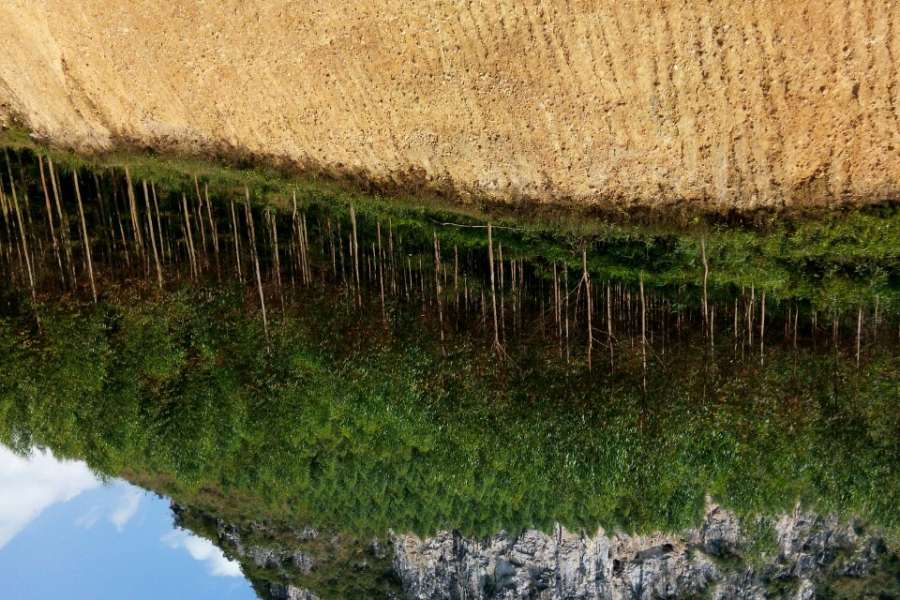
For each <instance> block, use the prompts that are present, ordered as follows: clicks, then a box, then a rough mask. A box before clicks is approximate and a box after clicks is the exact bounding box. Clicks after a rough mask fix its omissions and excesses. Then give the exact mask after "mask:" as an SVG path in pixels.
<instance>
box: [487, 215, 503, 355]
mask: <svg viewBox="0 0 900 600" xmlns="http://www.w3.org/2000/svg"><path fill="white" fill-rule="evenodd" d="M487 234H488V266H489V267H490V269H491V304H492V305H493V315H494V349H495V350H496V351H497V353H498V354H500V355H502V354H503V346H502V345H501V344H500V327H499V323H498V322H497V292H496V287H495V284H494V238H493V236H492V233H491V224H490V223H488V226H487ZM482 305H483V302H482Z"/></svg>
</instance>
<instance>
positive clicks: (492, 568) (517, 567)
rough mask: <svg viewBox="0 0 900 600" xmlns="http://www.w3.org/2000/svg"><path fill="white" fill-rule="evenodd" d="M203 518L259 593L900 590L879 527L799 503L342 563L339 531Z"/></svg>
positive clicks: (573, 596) (619, 595)
mask: <svg viewBox="0 0 900 600" xmlns="http://www.w3.org/2000/svg"><path fill="white" fill-rule="evenodd" d="M176 512H177V513H178V514H179V515H180V517H179V518H180V519H181V522H182V523H186V524H187V525H188V526H190V525H191V523H197V519H198V515H197V513H196V512H195V511H194V512H193V513H192V511H191V509H187V508H186V507H181V508H178V509H177V510H176ZM186 515H187V520H185V518H186ZM203 519H205V522H206V523H207V524H212V523H214V525H213V526H212V527H206V529H207V535H209V536H210V537H212V538H213V541H215V542H217V543H218V544H219V545H220V546H221V547H222V548H223V550H224V551H225V552H226V553H227V554H229V555H231V556H233V557H235V558H237V559H239V560H241V562H242V564H243V565H244V571H245V573H246V574H248V575H249V576H250V578H251V580H252V581H254V585H255V587H256V589H257V590H258V591H259V593H260V595H261V597H263V598H266V599H269V598H271V599H273V600H321V599H323V598H324V599H327V600H338V599H339V598H348V599H349V598H350V596H349V595H343V596H342V595H335V592H334V587H333V585H331V586H330V585H329V581H330V582H331V583H332V584H333V583H334V582H335V581H338V580H343V581H344V582H345V583H346V582H347V581H350V580H354V579H357V580H360V579H365V580H366V583H364V584H363V585H361V586H356V588H354V589H355V590H356V591H355V592H354V594H355V595H354V596H353V597H354V598H363V597H371V598H393V599H395V600H399V599H400V598H405V600H463V599H465V600H526V599H528V600H651V599H663V598H707V599H710V600H738V599H741V600H775V599H782V600H814V599H819V600H825V599H827V598H866V597H871V598H880V599H885V598H900V564H898V558H897V556H896V554H895V553H893V552H891V551H889V550H888V548H887V546H886V545H885V542H884V541H883V539H882V538H881V537H880V536H879V535H878V534H877V533H876V532H869V531H866V530H865V528H863V527H861V526H860V525H859V524H858V523H854V522H850V523H841V522H840V521H838V520H837V519H836V518H824V517H821V516H819V515H816V514H814V513H811V512H808V511H804V510H802V509H800V508H799V507H798V508H797V509H796V510H795V511H794V512H792V513H790V514H786V515H783V516H781V517H780V518H778V519H774V520H773V519H762V520H759V521H755V522H753V523H742V522H741V520H740V519H738V518H737V517H736V516H735V515H734V514H732V513H730V512H728V511H726V510H723V509H721V508H720V507H718V506H716V505H712V504H711V505H710V506H709V507H708V509H707V512H706V515H705V517H704V519H703V522H702V525H701V526H700V528H699V529H696V530H688V531H684V532H681V533H679V534H677V535H668V534H653V535H645V536H631V535H625V534H623V533H620V532H616V533H613V534H608V533H606V532H603V531H602V530H601V531H599V532H598V533H597V534H596V535H593V536H591V535H587V534H585V533H575V532H571V531H568V530H566V529H565V528H563V527H559V526H558V527H557V528H556V530H555V531H554V532H552V533H550V534H548V533H543V532H540V531H535V530H527V531H524V532H522V533H521V534H520V535H518V536H513V535H509V534H505V533H500V534H497V535H495V536H493V537H491V538H488V539H472V538H467V537H464V536H462V535H460V534H458V533H454V532H442V533H440V534H438V535H436V536H435V537H431V538H426V539H421V538H419V537H417V536H415V535H411V534H403V535H396V534H395V535H392V536H391V539H390V541H389V543H388V544H381V543H379V542H378V541H377V540H375V541H369V542H368V543H367V544H365V546H366V547H365V550H364V551H363V552H360V553H358V554H357V555H356V556H355V557H354V558H353V559H352V560H351V559H348V558H346V557H343V558H341V559H339V560H336V556H337V555H338V554H341V550H340V548H341V547H342V546H344V545H346V544H347V540H346V539H341V536H337V535H332V536H329V537H328V538H327V540H324V541H325V546H321V545H320V546H317V548H316V549H315V550H313V551H310V550H309V546H308V545H306V546H305V547H306V550H304V549H302V547H304V544H307V543H308V542H309V541H310V540H312V539H315V538H316V537H318V536H319V535H320V533H319V532H316V530H314V529H310V528H293V529H291V530H290V531H289V532H287V534H286V533H285V531H284V530H283V529H282V530H277V528H273V527H271V526H268V525H264V524H248V525H245V526H243V527H236V526H234V525H229V524H226V523H224V522H222V521H220V520H211V519H210V517H208V516H202V517H201V520H203ZM267 539H268V542H266V540H267ZM291 539H295V540H297V542H295V543H294V544H293V545H292V543H291V542H290V540H291ZM248 540H255V541H248ZM276 540H277V541H276ZM320 541H322V540H320ZM385 558H389V559H390V562H387V561H386V560H384V559H385ZM317 572H319V576H318V577H316V573H317ZM323 573H327V575H324V576H322V574H323ZM378 581H380V582H382V584H383V583H384V582H388V581H389V582H391V584H390V585H378V584H376V583H374V582H378Z"/></svg>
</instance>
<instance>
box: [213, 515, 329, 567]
mask: <svg viewBox="0 0 900 600" xmlns="http://www.w3.org/2000/svg"><path fill="white" fill-rule="evenodd" d="M216 525H217V529H218V536H219V545H220V546H221V547H222V548H223V550H225V551H226V552H227V553H228V554H231V555H233V556H236V557H239V558H241V559H245V560H249V561H250V562H252V563H253V564H255V565H256V566H257V567H261V568H263V569H276V570H278V569H282V568H284V567H286V566H293V567H294V568H295V569H297V570H298V571H300V572H301V573H303V574H304V575H308V574H309V572H310V570H312V567H313V565H314V562H315V561H313V559H312V557H311V556H309V555H308V554H307V553H305V552H303V551H302V550H278V549H273V548H267V547H263V546H258V545H255V544H246V543H245V542H244V541H243V535H242V531H241V530H240V529H239V528H237V527H235V526H233V525H229V524H227V523H225V522H223V521H217V523H216ZM258 527H260V528H261V527H262V526H258ZM294 534H295V537H296V538H297V540H298V541H305V540H308V539H312V538H315V537H316V536H317V535H318V532H317V531H316V530H315V529H312V528H310V527H307V528H304V529H302V530H297V531H296V532H294Z"/></svg>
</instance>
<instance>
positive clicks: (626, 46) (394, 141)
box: [0, 0, 900, 210]
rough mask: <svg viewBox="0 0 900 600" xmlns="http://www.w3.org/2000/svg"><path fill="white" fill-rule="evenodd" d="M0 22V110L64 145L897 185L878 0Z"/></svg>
mask: <svg viewBox="0 0 900 600" xmlns="http://www.w3.org/2000/svg"><path fill="white" fill-rule="evenodd" d="M0 40H2V43H0V113H2V114H3V115H4V116H5V118H6V119H7V120H9V119H10V118H17V119H20V120H21V121H22V122H23V123H24V124H26V125H27V126H28V127H30V128H31V129H32V130H33V131H34V132H35V133H36V135H38V136H41V137H44V138H47V139H49V140H52V141H53V142H55V143H58V144H61V145H65V146H69V147H73V148H75V149H77V150H82V151H87V150H96V149H103V148H109V147H110V145H112V144H115V143H118V141H121V140H128V141H130V142H132V143H137V144H140V145H143V146H147V147H152V148H157V149H177V150H179V151H188V152H197V151H200V150H205V151H208V150H210V149H213V150H216V149H220V150H221V149H237V150H240V151H241V152H246V153H248V154H250V155H253V156H257V157H269V158H276V159H279V160H283V161H286V162H287V163H288V164H291V165H295V166H300V167H302V168H306V169H318V170H321V171H324V172H326V173H329V174H332V175H336V176H352V177H354V178H357V179H360V180H362V179H365V180H369V181H371V182H376V183H379V182H380V183H384V184H390V183H391V182H393V183H395V184H404V185H405V184H409V183H415V184H419V185H421V184H424V185H426V186H430V187H433V188H438V189H450V190H453V191H454V192H455V193H459V194H460V195H461V197H463V198H466V197H471V196H478V197H483V198H494V199H500V200H521V199H531V200H536V201H539V202H553V201H574V202H577V203H579V204H590V205H597V206H601V207H607V208H608V207H613V208H619V207H626V206H630V205H643V206H663V205H672V204H686V205H697V206H702V207H705V208H708V209H713V210H721V209H735V208H737V209H753V208H757V207H780V206H785V205H810V204H815V205H828V206H835V205H838V204H844V203H851V204H852V203H868V202H874V201H879V200H883V199H888V198H892V197H893V198H896V197H897V196H898V195H900V194H898V190H900V160H898V151H900V81H898V79H900V75H898V71H900V2H898V1H896V0H895V1H893V2H891V1H886V0H840V1H832V0H809V1H807V0H792V1H791V2H783V1H765V0H743V1H738V0H732V1H730V2H724V1H716V0H702V1H701V0H671V1H668V0H645V1H632V2H622V1H617V0H586V1H579V0H545V1H538V0H515V1H492V2H473V1H468V0H457V1H453V2H445V1H440V0H430V1H426V2H406V1H403V2H401V1H399V0H370V1H369V2H359V1H343V0H324V1H323V0H307V1H291V2H289V1H286V0H220V1H211V0H207V1H206V2H204V1H201V0H198V1H190V2H172V1H171V0H165V1H163V0H116V1H115V2H111V1H109V0H42V1H38V0H5V1H4V2H3V3H2V4H0Z"/></svg>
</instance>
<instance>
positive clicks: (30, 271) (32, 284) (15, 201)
mask: <svg viewBox="0 0 900 600" xmlns="http://www.w3.org/2000/svg"><path fill="white" fill-rule="evenodd" d="M3 154H4V155H5V157H6V168H7V171H8V172H9V186H10V191H11V192H12V200H13V210H14V212H15V213H16V222H17V223H18V224H19V235H20V236H21V238H22V254H24V255H25V267H26V271H27V273H28V287H29V289H31V301H32V302H33V303H34V310H35V317H36V318H37V291H36V290H35V282H34V269H33V268H32V265H31V253H30V252H29V250H28V235H27V234H26V231H25V223H24V221H23V220H22V211H21V209H20V208H19V197H18V194H17V193H16V182H15V180H14V179H13V173H12V164H11V163H10V161H9V153H8V152H7V151H6V150H5V149H4V150H3ZM38 324H40V320H38Z"/></svg>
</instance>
